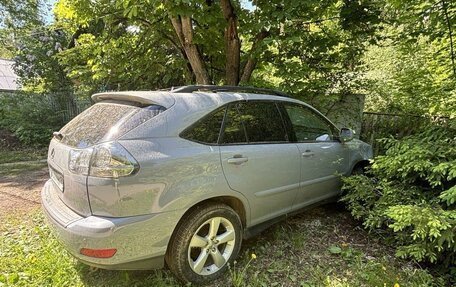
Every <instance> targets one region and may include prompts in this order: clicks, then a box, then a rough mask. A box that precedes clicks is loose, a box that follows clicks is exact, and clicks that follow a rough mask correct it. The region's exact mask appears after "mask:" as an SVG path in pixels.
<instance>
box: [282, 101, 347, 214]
mask: <svg viewBox="0 0 456 287" xmlns="http://www.w3.org/2000/svg"><path fill="white" fill-rule="evenodd" d="M283 113H285V114H286V116H287V117H286V118H287V121H288V127H289V129H290V132H289V133H290V134H291V135H292V137H293V140H294V141H296V146H297V147H298V149H299V153H300V158H301V179H300V189H299V192H298V193H297V196H296V200H295V202H294V204H293V209H299V208H301V207H304V206H306V205H309V204H312V203H314V202H317V201H320V200H322V199H325V198H328V197H331V196H334V195H336V194H337V193H338V192H340V188H341V175H342V174H345V173H346V171H347V169H348V156H349V151H348V148H347V147H346V146H345V145H344V144H343V143H341V142H340V141H339V140H338V130H337V128H335V127H334V125H333V124H332V123H331V122H329V121H328V120H327V119H326V118H325V117H323V116H322V115H321V114H319V113H317V112H316V111H315V110H313V109H312V108H310V107H307V106H305V105H300V104H295V103H284V104H283Z"/></svg>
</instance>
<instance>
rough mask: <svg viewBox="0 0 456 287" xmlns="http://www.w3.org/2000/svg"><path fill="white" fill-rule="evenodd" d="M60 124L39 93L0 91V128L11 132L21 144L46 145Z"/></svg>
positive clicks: (57, 114)
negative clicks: (6, 92) (1, 92)
mask: <svg viewBox="0 0 456 287" xmlns="http://www.w3.org/2000/svg"><path fill="white" fill-rule="evenodd" d="M62 124H63V123H62V117H61V115H59V113H58V112H56V110H55V109H54V108H53V106H52V105H51V103H50V102H49V101H48V100H47V99H46V98H45V97H44V96H43V95H35V94H30V93H19V94H0V127H2V128H6V129H8V130H10V131H11V132H13V133H14V134H15V135H16V137H17V138H18V139H19V140H20V142H21V143H22V144H23V145H26V146H28V147H39V146H44V145H47V144H48V143H49V140H50V138H51V137H52V132H53V131H55V130H56V129H59V128H60V127H61V126H62Z"/></svg>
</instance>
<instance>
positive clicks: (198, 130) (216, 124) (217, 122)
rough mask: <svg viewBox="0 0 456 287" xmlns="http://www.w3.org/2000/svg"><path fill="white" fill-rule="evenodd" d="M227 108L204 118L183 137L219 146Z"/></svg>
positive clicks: (183, 134) (185, 132) (184, 133)
mask: <svg viewBox="0 0 456 287" xmlns="http://www.w3.org/2000/svg"><path fill="white" fill-rule="evenodd" d="M225 110H226V108H222V109H220V110H217V111H215V112H213V113H211V114H210V115H209V116H206V117H204V118H203V119H201V120H200V121H198V122H197V123H196V124H195V125H193V126H192V127H190V128H189V129H187V130H186V131H184V132H183V133H182V135H181V136H182V137H183V138H185V139H188V140H191V141H196V142H201V143H207V144H217V142H218V137H219V134H220V128H221V127H222V122H223V117H224V115H225Z"/></svg>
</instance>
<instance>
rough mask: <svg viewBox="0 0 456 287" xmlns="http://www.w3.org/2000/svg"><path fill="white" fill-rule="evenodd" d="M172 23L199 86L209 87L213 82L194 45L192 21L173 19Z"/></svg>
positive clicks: (188, 18) (188, 19)
mask: <svg viewBox="0 0 456 287" xmlns="http://www.w3.org/2000/svg"><path fill="white" fill-rule="evenodd" d="M171 23H172V24H173V27H174V30H175V31H176V34H177V37H178V38H179V42H180V43H181V45H182V48H183V49H184V51H185V54H186V55H187V58H188V61H189V63H190V65H191V67H192V71H193V73H194V75H195V78H196V82H197V84H201V85H209V84H210V83H211V81H210V79H209V76H208V73H207V70H206V66H205V65H204V62H203V59H202V57H201V53H200V52H199V50H198V47H197V46H196V45H195V44H194V43H193V26H192V19H191V18H190V17H188V16H177V17H171Z"/></svg>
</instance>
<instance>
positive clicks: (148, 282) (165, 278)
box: [76, 262, 181, 287]
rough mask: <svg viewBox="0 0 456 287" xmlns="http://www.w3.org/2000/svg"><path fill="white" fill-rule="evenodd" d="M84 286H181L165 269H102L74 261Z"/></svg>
mask: <svg viewBox="0 0 456 287" xmlns="http://www.w3.org/2000/svg"><path fill="white" fill-rule="evenodd" d="M76 269H77V271H78V274H79V276H80V279H81V281H82V282H83V283H84V286H87V287H98V286H157V287H160V286H181V285H180V284H179V282H178V281H177V280H176V279H174V277H173V275H172V273H171V272H170V271H169V270H167V269H161V270H141V271H135V270H129V271H125V270H120V271H117V270H104V269H98V268H93V267H90V266H87V265H85V264H83V263H80V262H78V263H76Z"/></svg>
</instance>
